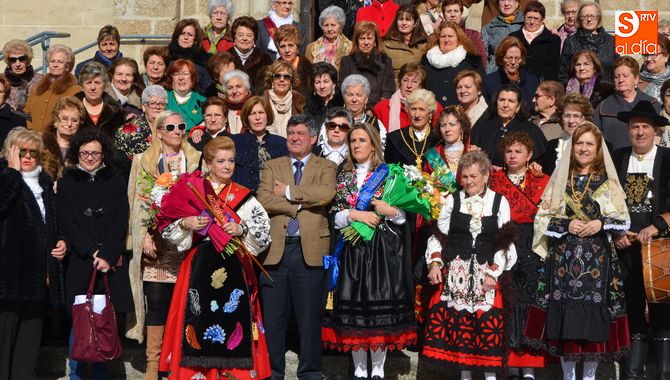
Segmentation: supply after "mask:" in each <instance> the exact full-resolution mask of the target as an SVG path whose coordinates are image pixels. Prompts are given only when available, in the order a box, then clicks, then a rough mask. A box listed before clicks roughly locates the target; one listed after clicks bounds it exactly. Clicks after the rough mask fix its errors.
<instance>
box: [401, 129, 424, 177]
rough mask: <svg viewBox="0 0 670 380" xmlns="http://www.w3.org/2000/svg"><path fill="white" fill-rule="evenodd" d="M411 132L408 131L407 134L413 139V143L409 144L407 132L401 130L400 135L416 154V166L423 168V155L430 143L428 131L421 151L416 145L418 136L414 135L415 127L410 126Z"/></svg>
mask: <svg viewBox="0 0 670 380" xmlns="http://www.w3.org/2000/svg"><path fill="white" fill-rule="evenodd" d="M408 129H409V132H407V135H409V138H410V140H412V145H409V143H408V142H407V139H406V138H405V134H404V133H403V132H402V130H401V131H400V136H401V137H402V141H403V142H404V143H405V145H407V148H409V150H410V152H412V154H414V155H415V156H416V166H417V167H418V168H419V170H421V157H423V154H424V153H425V151H426V144H428V133H426V136H425V137H424V139H423V147H421V151H419V150H418V148H417V147H416V141H417V140H416V138H415V137H414V127H409V128H408Z"/></svg>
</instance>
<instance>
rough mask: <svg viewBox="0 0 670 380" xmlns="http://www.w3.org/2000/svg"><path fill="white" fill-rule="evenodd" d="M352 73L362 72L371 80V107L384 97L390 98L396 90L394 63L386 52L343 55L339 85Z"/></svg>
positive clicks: (369, 100)
mask: <svg viewBox="0 0 670 380" xmlns="http://www.w3.org/2000/svg"><path fill="white" fill-rule="evenodd" d="M351 74H361V75H362V76H364V77H365V78H366V79H367V80H368V82H370V96H368V105H370V107H373V106H374V105H375V104H377V102H379V101H380V100H382V99H390V98H391V95H393V93H394V92H395V79H394V78H393V63H392V62H391V58H390V57H389V56H388V55H386V54H384V53H373V54H371V55H370V56H369V57H368V56H366V55H365V54H363V53H353V54H349V55H346V56H344V57H342V60H341V61H340V71H339V83H338V87H341V85H342V81H344V79H346V78H347V77H348V76H349V75H351Z"/></svg>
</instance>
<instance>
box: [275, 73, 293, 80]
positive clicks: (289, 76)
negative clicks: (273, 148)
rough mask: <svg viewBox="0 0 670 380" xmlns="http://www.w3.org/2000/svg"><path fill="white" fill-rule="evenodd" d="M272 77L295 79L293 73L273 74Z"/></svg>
mask: <svg viewBox="0 0 670 380" xmlns="http://www.w3.org/2000/svg"><path fill="white" fill-rule="evenodd" d="M272 79H283V80H291V79H293V75H291V74H272Z"/></svg>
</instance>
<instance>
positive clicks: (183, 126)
mask: <svg viewBox="0 0 670 380" xmlns="http://www.w3.org/2000/svg"><path fill="white" fill-rule="evenodd" d="M175 128H179V130H180V131H183V130H184V129H186V123H179V124H165V126H164V127H161V128H158V129H165V130H166V131H168V132H172V131H174V129H175Z"/></svg>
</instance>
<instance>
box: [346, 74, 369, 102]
mask: <svg viewBox="0 0 670 380" xmlns="http://www.w3.org/2000/svg"><path fill="white" fill-rule="evenodd" d="M351 86H362V87H363V90H364V91H365V96H366V97H368V96H370V82H368V78H366V77H364V76H362V75H361V74H351V75H349V76H348V77H346V78H344V80H343V81H342V85H341V86H340V91H342V93H343V94H344V93H345V92H346V90H347V88H349V87H351Z"/></svg>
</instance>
